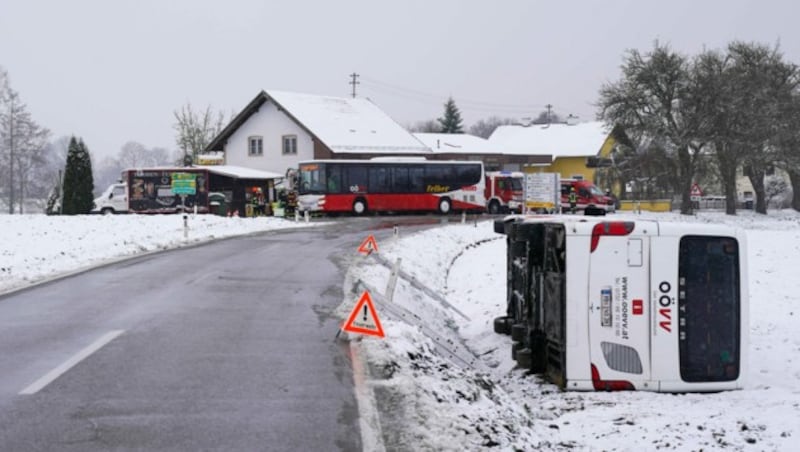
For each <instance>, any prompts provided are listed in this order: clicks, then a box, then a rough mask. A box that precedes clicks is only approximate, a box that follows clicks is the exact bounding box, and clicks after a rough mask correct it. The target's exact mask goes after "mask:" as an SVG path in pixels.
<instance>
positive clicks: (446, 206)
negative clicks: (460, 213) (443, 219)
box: [439, 198, 453, 215]
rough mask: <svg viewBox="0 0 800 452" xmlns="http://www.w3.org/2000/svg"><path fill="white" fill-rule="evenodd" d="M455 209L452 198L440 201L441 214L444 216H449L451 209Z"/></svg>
mask: <svg viewBox="0 0 800 452" xmlns="http://www.w3.org/2000/svg"><path fill="white" fill-rule="evenodd" d="M452 207H453V204H452V202H451V201H450V198H442V199H440V200H439V213H440V214H442V215H447V214H448V213H450V209H451V208H452Z"/></svg>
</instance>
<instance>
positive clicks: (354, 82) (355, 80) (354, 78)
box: [349, 72, 361, 99]
mask: <svg viewBox="0 0 800 452" xmlns="http://www.w3.org/2000/svg"><path fill="white" fill-rule="evenodd" d="M350 78H351V80H350V82H349V83H350V84H351V85H353V98H354V99H355V97H356V85H360V84H361V82H359V81H358V74H356V73H355V72H353V73H352V74H350Z"/></svg>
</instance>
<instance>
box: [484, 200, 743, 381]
mask: <svg viewBox="0 0 800 452" xmlns="http://www.w3.org/2000/svg"><path fill="white" fill-rule="evenodd" d="M495 231H496V232H501V233H504V234H506V235H507V244H508V261H507V263H508V293H507V312H506V315H505V316H503V317H499V318H497V319H495V325H494V326H495V331H496V332H498V333H505V334H511V336H512V340H513V343H512V356H513V357H514V359H516V360H517V364H518V366H520V367H523V368H528V369H530V370H531V371H533V372H535V373H543V374H545V377H546V378H548V379H549V380H550V381H552V382H554V383H556V384H558V385H559V386H561V387H562V388H564V389H568V390H648V391H661V392H694V391H720V390H729V389H739V388H742V387H743V385H744V380H745V375H746V373H747V372H746V371H747V362H748V356H747V350H748V329H749V327H748V325H749V318H748V312H749V306H748V296H747V294H748V289H747V269H746V265H745V264H746V263H745V261H744V257H745V256H747V250H746V241H745V235H744V233H743V231H741V230H738V229H735V228H730V227H726V226H719V225H700V224H690V223H664V222H660V221H647V220H639V219H635V220H630V221H602V220H600V219H589V218H586V217H583V218H581V219H576V218H575V217H572V216H565V217H562V216H557V217H538V218H535V217H523V216H512V217H507V218H506V219H505V220H498V221H497V222H496V223H495Z"/></svg>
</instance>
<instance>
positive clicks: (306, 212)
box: [303, 210, 311, 223]
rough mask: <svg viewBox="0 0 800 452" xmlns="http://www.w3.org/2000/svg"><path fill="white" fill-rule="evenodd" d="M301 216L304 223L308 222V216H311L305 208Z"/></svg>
mask: <svg viewBox="0 0 800 452" xmlns="http://www.w3.org/2000/svg"><path fill="white" fill-rule="evenodd" d="M303 216H304V217H305V220H306V223H308V222H309V221H310V219H311V218H310V217H311V215H309V214H308V211H307V210H304V211H303Z"/></svg>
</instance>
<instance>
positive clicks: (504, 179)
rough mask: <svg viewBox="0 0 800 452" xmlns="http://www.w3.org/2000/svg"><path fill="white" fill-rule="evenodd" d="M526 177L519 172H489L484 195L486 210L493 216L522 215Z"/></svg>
mask: <svg viewBox="0 0 800 452" xmlns="http://www.w3.org/2000/svg"><path fill="white" fill-rule="evenodd" d="M524 177H525V176H524V174H523V173H521V172H518V171H514V172H512V171H488V172H487V173H486V188H485V193H484V195H485V198H486V210H487V211H488V212H489V213H491V214H498V213H501V212H516V213H522V205H523V193H522V180H523V178H524Z"/></svg>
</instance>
